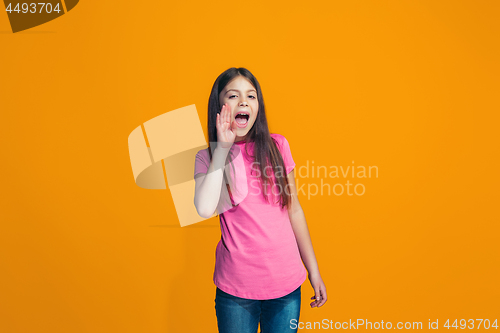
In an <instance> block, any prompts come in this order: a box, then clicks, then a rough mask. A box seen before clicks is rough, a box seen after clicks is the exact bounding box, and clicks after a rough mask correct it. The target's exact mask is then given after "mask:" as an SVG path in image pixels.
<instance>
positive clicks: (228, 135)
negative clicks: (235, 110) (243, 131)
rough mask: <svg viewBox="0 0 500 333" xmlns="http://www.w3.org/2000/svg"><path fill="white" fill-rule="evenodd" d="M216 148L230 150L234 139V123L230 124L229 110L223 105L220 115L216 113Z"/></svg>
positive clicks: (227, 106)
mask: <svg viewBox="0 0 500 333" xmlns="http://www.w3.org/2000/svg"><path fill="white" fill-rule="evenodd" d="M216 127H217V147H220V148H231V146H232V145H233V143H234V139H236V127H237V126H236V122H235V121H233V122H232V124H231V108H230V107H229V105H227V103H226V104H224V105H223V106H222V110H221V112H220V113H217V120H216Z"/></svg>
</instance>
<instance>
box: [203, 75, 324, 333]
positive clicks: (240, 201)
mask: <svg viewBox="0 0 500 333" xmlns="http://www.w3.org/2000/svg"><path fill="white" fill-rule="evenodd" d="M208 136H209V147H208V148H207V149H204V150H201V151H199V152H198V153H197V154H196V162H195V180H196V188H195V197H194V204H195V206H196V209H197V211H198V214H199V215H200V216H202V217H205V218H209V217H211V216H213V214H214V213H215V211H216V210H217V211H218V213H219V220H220V227H221V239H220V241H219V243H218V244H217V248H216V251H215V252H216V254H215V257H216V262H215V270H214V275H213V279H214V283H215V285H216V287H217V288H216V292H215V312H216V316H217V325H218V328H219V332H220V333H256V332H257V328H258V325H259V323H260V327H261V332H263V333H282V332H296V331H297V325H298V322H299V315H300V303H301V289H300V287H301V285H302V283H303V282H304V281H305V280H306V277H308V278H309V281H310V283H311V286H312V288H313V289H314V296H313V297H311V299H314V301H313V302H312V303H310V305H311V307H320V306H322V305H323V304H325V302H326V300H327V296H326V288H325V284H324V283H323V280H322V278H321V275H320V272H319V268H318V264H317V262H316V257H315V254H314V250H313V246H312V243H311V238H310V236H309V230H308V227H307V223H306V219H305V216H304V212H303V210H302V208H301V206H300V203H299V200H298V198H297V192H296V188H295V176H294V170H293V169H294V167H295V163H294V161H293V158H292V155H291V151H290V147H289V145H288V141H287V140H286V139H285V137H284V136H282V135H280V134H270V133H269V128H268V125H267V119H266V113H265V108H264V99H263V97H262V91H261V88H260V85H259V82H258V81H257V79H256V78H255V77H254V76H253V75H252V73H250V71H248V70H247V69H245V68H234V67H233V68H229V69H228V70H226V71H224V72H223V73H222V74H220V75H219V77H218V78H217V79H216V80H215V83H214V85H213V87H212V92H211V94H210V98H209V101H208ZM235 155H236V156H237V155H239V158H240V159H239V161H240V162H241V163H240V168H239V169H238V165H237V163H233V161H236V160H237V158H235ZM230 164H232V167H233V169H234V170H236V169H238V170H239V171H237V172H236V173H235V176H234V182H233V185H232V186H231V187H229V186H228V191H227V192H226V191H225V190H224V185H225V181H226V180H227V178H228V177H227V168H226V165H230ZM235 166H236V168H235ZM241 166H243V167H241ZM256 184H259V186H256ZM268 185H269V186H268ZM270 186H271V187H270ZM238 188H239V189H242V188H243V189H245V190H244V191H243V192H244V197H243V198H242V197H241V195H240V196H239V197H238V195H236V193H235V189H238ZM231 189H233V191H231ZM241 192H242V191H239V192H238V193H239V194H241ZM224 193H228V194H229V196H230V197H231V204H230V207H229V208H226V209H221V208H220V207H221V203H220V201H221V198H222V197H223V194H224ZM275 199H276V200H275ZM222 211H223V213H221V212H222ZM301 259H302V260H301ZM302 262H303V264H302ZM304 265H305V268H304ZM306 269H307V272H306Z"/></svg>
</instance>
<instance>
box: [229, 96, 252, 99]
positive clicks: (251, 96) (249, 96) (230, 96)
mask: <svg viewBox="0 0 500 333" xmlns="http://www.w3.org/2000/svg"><path fill="white" fill-rule="evenodd" d="M233 97H236V95H231V96H229V98H233ZM248 97H252V98H253V99H255V98H256V97H255V96H253V95H250V96H248Z"/></svg>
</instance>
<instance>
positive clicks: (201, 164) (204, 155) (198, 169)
mask: <svg viewBox="0 0 500 333" xmlns="http://www.w3.org/2000/svg"><path fill="white" fill-rule="evenodd" d="M209 160H210V156H209V155H208V150H207V149H203V150H200V151H199V152H198V153H196V158H195V162H194V177H195V178H196V175H197V174H199V173H203V174H206V173H207V171H208V168H209V166H210V162H209Z"/></svg>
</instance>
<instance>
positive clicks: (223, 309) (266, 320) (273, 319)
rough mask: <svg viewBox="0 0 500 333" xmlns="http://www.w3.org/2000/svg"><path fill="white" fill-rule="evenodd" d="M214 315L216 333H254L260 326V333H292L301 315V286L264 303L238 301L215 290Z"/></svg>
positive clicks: (295, 330)
mask: <svg viewBox="0 0 500 333" xmlns="http://www.w3.org/2000/svg"><path fill="white" fill-rule="evenodd" d="M215 313H216V315H217V326H218V328H219V333H257V327H258V324H259V322H260V332H261V333H285V332H286V333H292V332H293V333H295V332H297V328H296V327H297V325H298V322H299V315H300V286H299V287H298V288H297V289H295V290H294V291H292V292H291V293H289V294H288V295H285V296H283V297H280V298H274V299H267V300H253V299H246V298H240V297H236V296H233V295H229V294H228V293H226V292H224V291H222V290H220V289H219V288H217V289H216V291H215ZM293 319H295V320H293ZM292 320H293V321H292ZM291 327H293V329H292V328H291Z"/></svg>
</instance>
